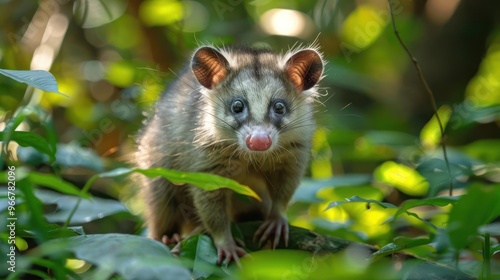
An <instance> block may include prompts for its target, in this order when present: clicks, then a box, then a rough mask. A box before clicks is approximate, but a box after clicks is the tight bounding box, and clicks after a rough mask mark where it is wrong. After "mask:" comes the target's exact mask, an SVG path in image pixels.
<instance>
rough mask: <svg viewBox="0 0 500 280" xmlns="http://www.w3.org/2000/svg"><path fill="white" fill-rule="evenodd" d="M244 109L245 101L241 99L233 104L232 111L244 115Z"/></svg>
mask: <svg viewBox="0 0 500 280" xmlns="http://www.w3.org/2000/svg"><path fill="white" fill-rule="evenodd" d="M244 109H245V104H243V101H241V100H239V99H237V100H234V101H233V103H232V104H231V111H232V112H233V113H235V114H240V113H242V112H243V110H244Z"/></svg>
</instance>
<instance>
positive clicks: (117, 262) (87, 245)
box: [37, 234, 191, 279]
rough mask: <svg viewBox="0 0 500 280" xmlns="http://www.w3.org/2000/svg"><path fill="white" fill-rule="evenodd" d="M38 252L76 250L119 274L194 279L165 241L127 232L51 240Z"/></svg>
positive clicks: (51, 252)
mask: <svg viewBox="0 0 500 280" xmlns="http://www.w3.org/2000/svg"><path fill="white" fill-rule="evenodd" d="M38 249H39V250H38V252H37V253H38V254H43V255H48V256H50V255H53V254H60V253H72V254H73V255H74V256H75V257H76V258H77V259H80V260H84V261H86V262H89V263H91V264H94V265H96V266H97V267H98V268H99V269H105V270H111V271H114V272H116V273H119V274H120V275H121V276H122V277H124V279H165V277H167V276H168V278H169V279H191V277H190V273H189V270H188V269H186V268H184V267H183V266H186V265H185V264H183V263H182V262H181V260H180V259H178V258H175V257H174V256H172V254H171V253H170V251H169V250H168V248H167V247H166V246H165V245H163V244H162V243H160V242H158V241H155V240H153V239H150V238H146V237H142V236H135V235H126V234H92V235H82V236H75V237H68V238H61V239H55V240H51V241H49V242H46V243H45V244H42V245H41V246H40V247H39V248H38Z"/></svg>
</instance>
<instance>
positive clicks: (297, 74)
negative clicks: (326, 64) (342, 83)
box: [285, 49, 323, 91]
mask: <svg viewBox="0 0 500 280" xmlns="http://www.w3.org/2000/svg"><path fill="white" fill-rule="evenodd" d="M285 74H286V75H287V76H288V78H289V79H290V81H291V82H292V84H294V85H295V87H297V89H298V90H299V91H304V90H308V89H310V88H312V87H313V86H314V85H316V83H318V81H319V79H320V78H321V75H322V74H323V61H322V60H321V56H320V55H319V53H318V52H316V51H315V50H312V49H307V50H301V51H298V52H297V53H295V54H294V55H292V56H291V57H290V58H289V59H288V61H287V62H286V64H285Z"/></svg>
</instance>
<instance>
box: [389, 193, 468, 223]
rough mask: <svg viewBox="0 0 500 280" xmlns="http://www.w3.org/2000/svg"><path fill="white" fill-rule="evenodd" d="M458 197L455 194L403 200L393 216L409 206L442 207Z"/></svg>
mask: <svg viewBox="0 0 500 280" xmlns="http://www.w3.org/2000/svg"><path fill="white" fill-rule="evenodd" d="M458 199H459V197H457V196H439V197H430V198H422V199H410V200H406V201H405V202H403V204H402V205H401V206H400V208H399V210H398V212H396V214H394V218H396V217H397V216H399V215H401V214H403V213H404V212H406V211H407V210H409V209H411V208H415V207H418V206H439V207H443V206H446V205H448V204H454V203H456V202H457V201H458Z"/></svg>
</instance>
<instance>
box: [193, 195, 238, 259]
mask: <svg viewBox="0 0 500 280" xmlns="http://www.w3.org/2000/svg"><path fill="white" fill-rule="evenodd" d="M193 197H194V205H195V207H196V209H197V210H198V214H199V216H200V219H201V221H202V222H203V224H204V226H205V228H206V229H207V230H208V232H209V233H210V235H211V236H212V239H213V241H214V245H215V247H216V248H217V256H218V264H219V265H220V264H222V260H223V259H224V260H225V261H226V265H227V264H229V263H230V262H231V260H234V261H235V262H236V263H237V264H238V265H239V264H240V262H239V258H240V257H242V256H244V255H246V252H245V250H243V248H241V247H239V246H238V245H237V244H236V242H235V240H234V238H233V235H232V233H231V221H230V217H229V215H228V212H227V208H228V203H229V194H228V192H227V190H215V191H204V190H201V189H198V188H193Z"/></svg>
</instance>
